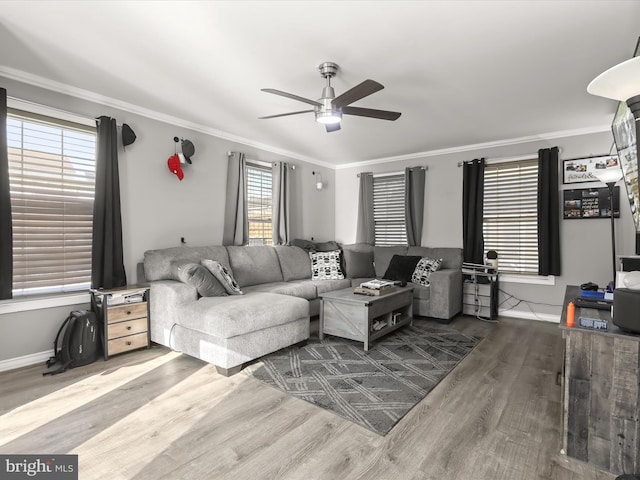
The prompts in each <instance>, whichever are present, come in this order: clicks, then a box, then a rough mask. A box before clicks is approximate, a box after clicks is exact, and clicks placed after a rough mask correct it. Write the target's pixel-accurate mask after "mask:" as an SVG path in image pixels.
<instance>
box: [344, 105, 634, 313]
mask: <svg viewBox="0 0 640 480" xmlns="http://www.w3.org/2000/svg"><path fill="white" fill-rule="evenodd" d="M612 118H613V114H612ZM612 142H613V137H612V135H611V132H610V131H605V132H602V133H594V134H589V135H580V136H573V137H564V138H554V139H549V140H545V139H540V140H538V141H533V142H529V143H521V144H517V145H510V146H503V147H494V148H485V149H477V150H471V151H468V152H458V153H452V154H447V155H437V156H426V157H422V158H416V159H413V160H403V161H396V162H391V163H385V164H370V165H360V166H357V167H350V168H345V169H339V170H337V171H336V240H337V241H338V242H342V243H353V242H355V232H356V208H355V207H353V208H343V206H344V205H356V204H357V199H358V178H357V176H356V174H357V173H358V172H361V171H372V172H393V171H400V170H402V169H403V168H405V167H407V166H420V165H425V166H427V167H428V171H427V179H426V192H425V218H424V227H423V235H422V244H423V245H424V246H434V247H436V246H452V247H462V168H461V167H458V162H461V161H465V160H471V159H473V158H479V157H485V158H486V159H487V160H491V159H497V158H505V157H507V158H508V157H519V156H522V155H527V154H534V157H535V156H537V151H538V149H540V148H548V147H553V146H558V147H559V148H560V150H561V153H560V160H561V161H560V166H559V172H558V174H559V175H561V167H562V159H568V158H575V157H581V156H590V155H599V154H606V153H608V152H609V149H610V148H611V144H612ZM559 178H560V188H561V189H570V188H588V187H597V186H603V185H602V184H600V183H595V182H594V183H579V184H577V183H576V184H571V185H562V176H560V177H559ZM619 185H620V188H621V205H620V210H621V216H620V218H619V219H616V221H615V223H616V253H617V254H618V255H634V254H635V230H634V225H633V220H632V218H631V210H630V207H629V203H628V200H627V199H626V195H625V194H624V192H625V189H624V185H623V184H622V182H620V183H619ZM560 222H561V224H560V235H561V249H562V251H561V255H562V275H561V276H559V277H556V284H555V286H547V285H532V284H521V283H520V284H519V283H505V282H503V283H502V284H501V286H500V287H501V289H502V290H503V291H504V292H505V293H502V294H501V296H500V298H501V300H503V299H506V298H507V297H508V296H509V295H513V296H514V297H516V298H517V299H520V300H525V301H528V302H529V303H525V302H523V303H521V304H520V305H518V306H517V307H515V308H514V309H513V310H512V314H515V315H516V316H526V317H531V318H536V316H537V317H538V318H541V319H547V320H549V319H551V318H550V316H559V315H560V308H561V305H562V301H563V299H564V292H565V287H566V285H579V284H581V283H584V282H587V281H593V282H596V283H598V284H599V285H601V286H604V285H606V284H607V283H608V281H609V280H611V278H610V277H611V228H610V219H591V220H561V221H560ZM499 253H500V252H498V254H499ZM534 302H535V303H534ZM516 303H517V300H510V301H508V302H505V303H504V305H503V308H506V307H507V306H508V305H515V304H516Z"/></svg>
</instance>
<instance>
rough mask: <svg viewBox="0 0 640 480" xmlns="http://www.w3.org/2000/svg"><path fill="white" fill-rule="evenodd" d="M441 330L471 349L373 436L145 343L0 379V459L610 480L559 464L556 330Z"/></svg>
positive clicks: (131, 472)
mask: <svg viewBox="0 0 640 480" xmlns="http://www.w3.org/2000/svg"><path fill="white" fill-rule="evenodd" d="M418 321H423V320H418ZM424 321H426V320H424ZM434 325H436V326H437V325H438V324H434ZM442 328H456V329H458V330H461V331H464V332H468V333H471V334H476V335H483V336H485V339H484V340H483V341H482V342H481V343H480V344H479V345H478V347H476V348H475V350H474V351H473V352H472V353H471V354H470V355H468V356H467V357H466V358H465V359H464V360H463V361H462V362H461V363H460V364H459V365H458V366H457V367H456V369H455V370H453V371H452V372H451V373H450V374H449V375H448V376H447V377H446V378H445V379H444V380H443V381H442V382H441V383H440V384H439V385H438V386H437V387H436V388H435V389H434V390H433V391H432V392H431V393H429V395H427V397H426V398H425V399H424V400H423V401H422V402H420V403H419V404H418V405H417V406H416V407H415V408H414V409H413V410H411V412H409V414H408V415H406V416H405V417H404V418H403V419H402V420H401V421H400V422H399V423H398V424H397V425H396V426H395V427H394V429H393V430H391V432H390V433H389V434H387V435H386V436H385V437H381V436H378V435H376V434H375V433H372V432H370V431H369V430H366V429H364V428H362V427H359V426H357V425H355V424H353V423H350V422H349V421H346V420H343V419H341V418H340V417H338V416H336V415H333V414H331V413H329V412H328V411H326V410H323V409H321V408H318V407H315V406H313V405H311V404H308V403H307V402H305V401H303V400H298V399H294V398H292V397H289V396H287V395H286V394H284V393H281V392H280V391H278V390H276V389H274V388H271V387H269V386H266V385H264V384H262V383H261V382H260V381H258V380H255V379H253V378H250V377H248V376H246V375H244V374H242V373H240V374H238V375H235V376H233V377H230V378H225V377H222V376H219V375H218V374H217V373H216V371H215V368H213V367H212V366H211V365H208V364H205V363H203V362H201V361H199V360H196V359H193V358H190V357H187V356H183V355H180V354H178V353H175V352H170V351H169V350H168V349H166V348H164V347H159V346H154V347H153V348H151V349H149V350H142V351H138V352H131V353H128V354H123V355H120V356H116V357H112V358H111V359H110V360H109V361H108V362H103V361H99V362H97V363H94V364H92V365H89V366H86V367H82V368H77V369H73V370H70V371H68V372H66V373H64V374H61V375H57V376H54V377H42V372H43V371H44V366H34V367H28V368H23V369H19V370H14V371H11V372H5V373H2V374H0V453H3V454H6V453H21V454H29V453H33V454H51V453H58V454H61V453H73V454H78V455H79V462H80V478H81V479H82V480H92V479H109V480H117V479H152V480H158V479H167V480H176V479H188V480H198V479H207V480H211V479H214V480H215V479H234V480H244V479H247V480H249V479H252V480H263V479H291V480H312V479H322V480H334V479H341V480H342V479H362V480H364V479H366V480H369V479H380V480H391V479H414V480H418V479H420V480H422V479H425V480H426V479H433V480H436V479H437V480H443V479H444V480H476V479H480V480H482V479H487V480H501V479H505V480H506V479H508V480H519V479H522V480H536V479H554V480H578V479H580V480H589V479H598V480H603V479H613V478H614V476H613V475H609V474H605V473H602V472H598V471H596V470H595V469H593V468H589V467H587V466H586V465H584V464H581V463H578V462H573V461H570V460H568V459H566V458H565V457H563V456H561V455H559V451H560V425H561V422H560V387H559V386H558V385H556V375H557V372H558V371H559V370H560V368H561V362H562V348H563V341H562V338H561V335H560V331H559V328H558V326H557V325H556V324H551V323H545V322H535V321H527V320H516V319H508V318H503V319H501V320H500V323H499V324H497V325H496V324H488V323H484V322H482V321H479V320H476V319H473V318H469V317H458V318H456V319H454V321H453V322H452V323H451V324H450V325H448V326H442Z"/></svg>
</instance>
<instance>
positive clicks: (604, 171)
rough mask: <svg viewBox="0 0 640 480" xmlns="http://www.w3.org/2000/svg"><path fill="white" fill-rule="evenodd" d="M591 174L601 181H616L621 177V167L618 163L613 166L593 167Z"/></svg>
mask: <svg viewBox="0 0 640 480" xmlns="http://www.w3.org/2000/svg"><path fill="white" fill-rule="evenodd" d="M593 176H594V177H596V178H597V179H598V180H600V181H601V182H602V183H606V184H609V183H616V182H617V181H618V180H620V179H621V178H622V169H621V168H620V166H619V165H616V166H615V167H608V168H601V169H595V170H594V171H593Z"/></svg>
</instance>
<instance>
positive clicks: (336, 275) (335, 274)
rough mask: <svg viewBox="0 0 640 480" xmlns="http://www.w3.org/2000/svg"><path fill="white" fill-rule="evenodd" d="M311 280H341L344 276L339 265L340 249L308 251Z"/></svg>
mask: <svg viewBox="0 0 640 480" xmlns="http://www.w3.org/2000/svg"><path fill="white" fill-rule="evenodd" d="M309 258H311V279H312V280H341V279H343V278H344V274H343V273H342V268H341V266H340V250H333V251H332V252H309Z"/></svg>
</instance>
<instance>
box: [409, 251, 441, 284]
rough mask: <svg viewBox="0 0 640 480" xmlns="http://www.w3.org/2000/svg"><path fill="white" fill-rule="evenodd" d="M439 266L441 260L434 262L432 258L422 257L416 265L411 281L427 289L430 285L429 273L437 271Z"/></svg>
mask: <svg viewBox="0 0 640 480" xmlns="http://www.w3.org/2000/svg"><path fill="white" fill-rule="evenodd" d="M440 265H442V259H441V258H438V259H437V260H434V259H433V258H429V257H422V258H421V259H420V261H419V262H418V264H417V265H416V269H415V270H414V271H413V275H412V276H411V281H412V282H413V283H416V284H418V285H424V286H425V287H428V286H429V285H430V283H429V277H430V276H431V273H432V272H435V271H436V270H439V269H440Z"/></svg>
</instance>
